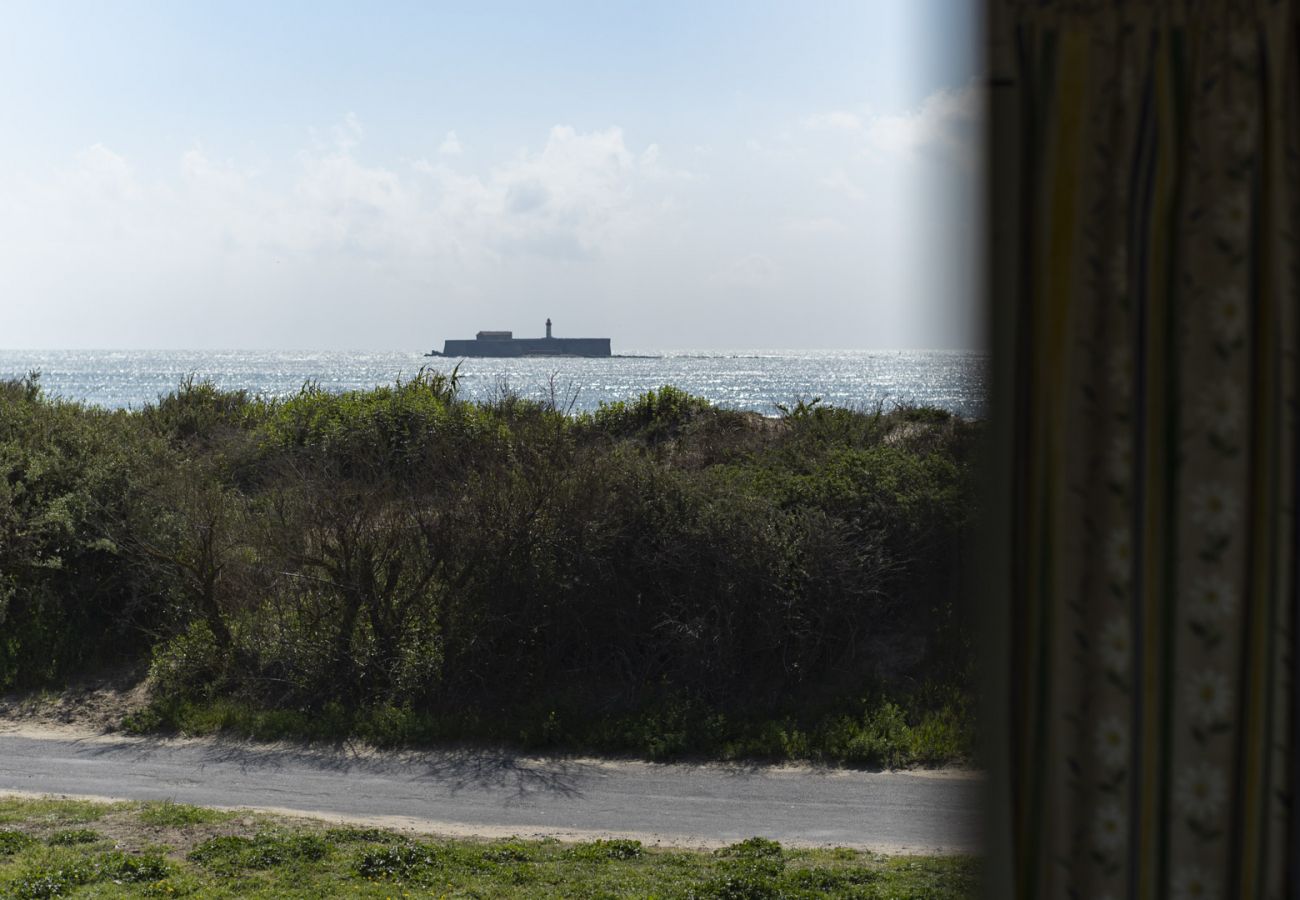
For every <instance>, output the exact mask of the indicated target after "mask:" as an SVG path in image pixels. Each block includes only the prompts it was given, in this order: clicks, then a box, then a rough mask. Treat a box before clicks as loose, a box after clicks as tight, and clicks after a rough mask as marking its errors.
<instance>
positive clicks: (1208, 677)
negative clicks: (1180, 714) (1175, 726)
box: [1187, 669, 1232, 725]
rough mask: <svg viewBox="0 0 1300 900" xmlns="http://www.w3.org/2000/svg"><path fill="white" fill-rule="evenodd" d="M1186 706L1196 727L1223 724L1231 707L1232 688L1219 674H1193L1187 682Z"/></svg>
mask: <svg viewBox="0 0 1300 900" xmlns="http://www.w3.org/2000/svg"><path fill="white" fill-rule="evenodd" d="M1187 705H1188V708H1189V714H1190V715H1191V718H1192V721H1193V722H1196V723H1197V724H1198V725H1214V724H1217V723H1220V722H1224V721H1226V720H1227V718H1228V710H1229V709H1230V708H1231V707H1232V686H1231V685H1230V684H1229V683H1228V679H1227V678H1226V677H1224V675H1223V674H1222V673H1220V672H1215V671H1214V670H1212V669H1203V670H1201V671H1199V672H1195V673H1193V674H1192V676H1191V677H1190V678H1188V680H1187Z"/></svg>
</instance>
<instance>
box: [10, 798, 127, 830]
mask: <svg viewBox="0 0 1300 900" xmlns="http://www.w3.org/2000/svg"><path fill="white" fill-rule="evenodd" d="M130 806H131V804H129V803H92V802H90V801H88V800H49V799H43V798H42V799H34V800H26V799H21V798H18V797H0V825H9V824H12V823H15V822H23V823H26V824H31V825H36V826H54V827H58V826H61V825H80V824H83V823H86V822H97V821H99V820H100V819H101V818H103V817H104V816H105V815H106V814H107V813H109V812H112V811H113V810H120V809H128V808H130Z"/></svg>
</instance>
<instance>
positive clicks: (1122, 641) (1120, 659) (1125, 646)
mask: <svg viewBox="0 0 1300 900" xmlns="http://www.w3.org/2000/svg"><path fill="white" fill-rule="evenodd" d="M1132 651H1133V644H1132V638H1131V636H1130V634H1129V625H1128V616H1117V617H1115V618H1114V619H1111V620H1110V621H1109V622H1107V623H1106V626H1105V627H1104V628H1102V630H1101V637H1100V639H1099V640H1098V642H1097V652H1098V654H1099V655H1100V656H1101V662H1102V665H1104V666H1105V667H1106V669H1107V670H1109V671H1111V672H1115V673H1117V674H1120V675H1123V674H1124V673H1125V672H1127V671H1128V667H1129V663H1130V656H1131V655H1132Z"/></svg>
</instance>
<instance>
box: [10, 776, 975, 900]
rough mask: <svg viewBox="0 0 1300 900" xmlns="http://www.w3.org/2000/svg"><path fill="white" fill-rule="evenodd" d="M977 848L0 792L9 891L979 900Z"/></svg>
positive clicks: (41, 893)
mask: <svg viewBox="0 0 1300 900" xmlns="http://www.w3.org/2000/svg"><path fill="white" fill-rule="evenodd" d="M978 873H979V865H978V862H977V860H975V859H974V858H972V857H921V856H896V857H888V856H882V855H879V854H874V853H868V852H863V851H857V850H852V849H848V848H835V849H823V850H795V849H787V848H783V847H781V846H780V845H779V844H777V843H775V842H773V841H767V840H764V839H762V838H751V839H749V840H747V841H743V842H741V843H739V844H733V845H732V846H730V847H726V848H723V849H720V850H717V851H714V852H711V853H710V852H704V851H694V850H668V849H658V848H652V847H644V846H642V845H641V844H640V843H639V842H637V841H626V840H608V841H594V842H590V843H583V844H565V843H561V842H559V841H554V840H520V839H511V840H505V841H479V840H445V839H439V838H435V837H432V836H429V835H417V834H411V833H399V832H395V831H388V830H383V829H375V828H359V827H332V826H330V825H328V824H326V823H323V822H317V821H313V820H306V819H285V818H279V817H274V816H268V815H264V814H260V813H251V812H235V813H231V812H221V811H216V810H208V809H200V808H197V807H191V806H184V805H181V804H173V803H161V804H160V803H153V804H143V803H118V804H96V803H88V802H85V801H75V800H49V799H42V800H31V799H16V798H5V797H0V896H5V897H18V898H29V897H31V898H36V897H40V898H44V897H64V896H77V897H181V896H192V897H253V898H270V897H322V896H330V897H376V898H379V897H385V898H387V897H392V898H398V897H448V898H451V897H483V898H487V897H519V898H524V897H530V898H531V897H570V898H579V897H581V898H603V897H643V898H649V897H662V898H682V900H687V898H731V900H750V898H754V900H757V898H814V897H861V898H882V900H883V898H890V900H909V898H915V900H921V898H926V900H945V898H952V900H956V898H967V897H974V896H975V895H976V893H977V882H978Z"/></svg>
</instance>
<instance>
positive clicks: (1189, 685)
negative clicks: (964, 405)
mask: <svg viewBox="0 0 1300 900" xmlns="http://www.w3.org/2000/svg"><path fill="white" fill-rule="evenodd" d="M1295 6H1296V4H1294V3H1291V2H1282V0H1278V2H1255V3H1230V2H1226V0H1218V2H1190V0H1184V2H1179V3H1153V2H1129V3H1121V2H1095V0H1094V2H1050V0H1045V2H1014V0H992V5H991V6H990V17H989V28H990V32H989V34H988V46H989V50H990V57H989V61H988V62H989V73H990V103H991V106H990V109H991V144H990V150H991V153H990V159H989V165H990V171H991V176H992V177H991V193H990V196H989V198H988V199H989V209H990V236H991V251H992V252H991V257H990V261H991V284H992V287H993V296H992V307H993V313H994V347H993V349H994V354H995V356H994V359H995V367H996V368H995V373H994V390H995V397H994V401H993V402H994V412H993V417H994V420H995V423H997V424H998V432H997V433H998V434H1000V435H1001V440H1002V444H1001V447H1000V449H1001V451H1002V452H1001V453H1000V454H999V462H998V465H999V466H1001V467H1002V468H1001V470H1000V473H1001V477H1002V479H1003V481H1002V485H1003V487H1005V488H1006V491H1005V492H1004V494H1005V496H1006V497H1009V498H1011V499H1010V501H1009V506H1004V507H1003V509H1002V513H1001V519H1000V522H999V525H1000V526H1001V530H1002V538H1003V541H1004V544H1005V550H1004V551H1003V555H1002V556H1001V557H998V561H999V562H1000V564H1001V576H1000V577H1001V585H1002V587H1003V589H1004V591H1003V592H1004V595H1005V598H1006V599H1005V600H1004V601H1003V605H1002V606H1001V607H1000V611H1001V615H1002V618H1001V619H996V620H995V622H996V624H997V626H998V627H1000V628H1001V629H1002V633H1001V634H1000V635H999V636H998V637H997V638H995V639H994V640H993V641H992V644H993V647H994V651H995V652H994V653H993V654H992V661H993V663H994V664H995V666H996V667H997V669H998V672H997V673H996V674H999V675H1000V678H1001V680H1000V683H999V684H998V689H999V697H1000V698H1001V700H1002V703H1003V706H1002V708H1001V710H1000V713H995V714H994V718H993V719H992V724H994V725H995V726H996V728H997V730H998V733H999V735H1000V738H1001V743H1000V745H998V746H995V747H994V756H993V757H991V758H990V761H991V762H992V763H993V766H994V769H995V771H994V777H993V783H994V787H995V791H996V792H995V794H994V809H993V810H992V811H991V813H992V815H991V819H990V822H991V823H992V826H993V828H994V833H993V835H992V838H993V846H994V852H993V858H992V860H991V871H992V872H993V875H994V877H995V879H996V881H995V886H994V891H995V892H996V891H999V890H1005V891H1006V893H1005V894H1002V896H1015V897H1024V898H1030V897H1063V898H1064V897H1073V898H1084V900H1091V898H1099V900H1100V898H1148V897H1151V898H1154V897H1177V898H1184V897H1185V898H1209V897H1216V898H1217V897H1233V898H1282V897H1287V896H1296V894H1295V893H1294V891H1295V886H1296V884H1297V882H1296V878H1295V872H1294V868H1295V867H1296V865H1297V864H1298V863H1300V850H1298V849H1297V844H1296V843H1295V832H1294V830H1293V824H1292V822H1291V820H1290V815H1291V797H1292V790H1293V773H1294V771H1295V760H1294V759H1293V757H1292V754H1293V752H1294V749H1295V748H1296V746H1297V743H1296V742H1295V741H1294V739H1293V727H1294V721H1295V718H1294V716H1293V715H1292V712H1293V707H1294V704H1295V701H1296V697H1295V692H1294V690H1293V686H1292V678H1291V673H1292V671H1293V667H1294V665H1295V662H1296V658H1295V655H1294V647H1295V631H1294V627H1295V618H1296V617H1295V608H1296V598H1297V593H1296V591H1297V581H1296V567H1295V564H1296V556H1297V554H1296V540H1297V530H1296V527H1295V526H1296V513H1297V508H1298V504H1297V498H1296V489H1297V487H1296V486H1297V478H1296V475H1297V466H1298V465H1300V460H1298V459H1297V444H1296V440H1295V433H1296V410H1295V402H1296V375H1297V367H1296V358H1295V352H1296V347H1297V289H1298V286H1300V283H1298V282H1297V275H1298V272H1297V263H1300V253H1298V252H1297V244H1296V241H1297V223H1298V221H1300V220H1298V218H1297V199H1298V198H1300V192H1298V191H1297V188H1298V187H1300V183H1298V182H1297V166H1298V160H1297V156H1296V154H1297V142H1296V137H1297V135H1296V127H1297V102H1298V100H1300V93H1298V91H1297V87H1298V85H1300V80H1298V77H1297V73H1298V71H1300V70H1298V67H1300V53H1298V48H1297V21H1296V8H1295ZM1003 651H1005V653H1003ZM999 884H1000V887H999V886H997V885H999Z"/></svg>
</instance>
